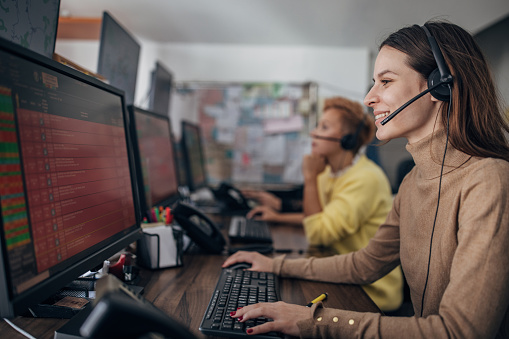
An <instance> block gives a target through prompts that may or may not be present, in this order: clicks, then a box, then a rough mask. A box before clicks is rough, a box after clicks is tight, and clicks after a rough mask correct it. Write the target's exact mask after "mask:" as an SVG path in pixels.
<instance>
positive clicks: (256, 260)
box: [222, 251, 273, 272]
mask: <svg viewBox="0 0 509 339" xmlns="http://www.w3.org/2000/svg"><path fill="white" fill-rule="evenodd" d="M272 261H273V260H272V259H271V258H269V257H266V256H264V255H262V254H260V253H258V252H246V251H238V252H236V253H234V254H232V255H231V256H229V257H228V258H227V259H226V260H225V262H224V263H223V266H222V267H223V268H226V267H229V266H231V265H233V264H236V263H241V262H245V263H249V264H251V268H250V270H251V271H258V272H271V271H272Z"/></svg>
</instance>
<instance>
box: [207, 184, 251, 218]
mask: <svg viewBox="0 0 509 339" xmlns="http://www.w3.org/2000/svg"><path fill="white" fill-rule="evenodd" d="M212 191H213V193H214V196H215V197H216V199H217V200H219V201H222V202H223V203H224V204H226V206H227V207H228V208H229V209H232V210H246V211H247V210H250V209H251V207H249V204H248V203H247V199H246V198H245V197H244V195H243V194H242V193H241V192H240V190H239V189H237V188H235V187H233V186H232V185H230V184H227V183H225V182H222V183H221V185H219V187H218V188H217V189H215V190H212Z"/></svg>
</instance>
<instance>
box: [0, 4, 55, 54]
mask: <svg viewBox="0 0 509 339" xmlns="http://www.w3.org/2000/svg"><path fill="white" fill-rule="evenodd" d="M59 9H60V0H46V1H2V4H1V8H0V24H1V25H0V26H1V27H0V37H2V38H4V39H7V40H9V41H12V42H14V43H16V44H18V45H21V46H23V47H25V48H28V49H30V50H32V51H34V52H37V53H39V54H41V55H44V56H46V57H48V58H52V57H53V52H54V51H55V41H56V39H57V27H58V14H59Z"/></svg>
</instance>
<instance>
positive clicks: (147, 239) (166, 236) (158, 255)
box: [138, 224, 184, 269]
mask: <svg viewBox="0 0 509 339" xmlns="http://www.w3.org/2000/svg"><path fill="white" fill-rule="evenodd" d="M147 226H148V227H147ZM142 227H143V237H142V238H141V239H140V240H139V241H138V262H139V264H140V265H141V266H144V267H147V268H150V269H158V268H168V267H178V266H182V265H183V262H182V255H183V253H184V246H183V244H184V241H183V232H182V230H180V229H179V228H176V227H172V226H166V225H164V224H159V225H157V224H156V225H153V224H146V225H142Z"/></svg>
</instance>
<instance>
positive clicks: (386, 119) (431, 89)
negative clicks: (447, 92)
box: [381, 82, 444, 126]
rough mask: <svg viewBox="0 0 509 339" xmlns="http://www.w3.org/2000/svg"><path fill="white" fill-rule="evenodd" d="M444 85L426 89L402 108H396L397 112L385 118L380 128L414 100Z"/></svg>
mask: <svg viewBox="0 0 509 339" xmlns="http://www.w3.org/2000/svg"><path fill="white" fill-rule="evenodd" d="M443 84H444V82H439V83H438V84H436V85H433V86H432V87H430V88H428V89H427V90H425V91H422V92H421V93H419V94H417V95H416V96H415V97H413V98H412V99H410V100H408V101H407V102H406V103H405V104H404V105H403V106H401V107H400V108H398V109H397V110H395V111H394V112H392V113H391V114H390V115H389V116H388V117H386V118H385V119H383V120H382V122H381V124H382V126H383V125H385V124H386V123H388V122H389V121H391V120H392V118H394V117H395V116H396V115H398V114H399V112H401V111H402V110H404V109H405V108H407V107H408V106H409V105H410V104H411V103H413V102H414V101H415V100H417V99H419V98H420V97H422V96H423V95H425V94H427V93H429V92H431V91H433V90H434V89H436V88H438V87H439V86H442V85H443Z"/></svg>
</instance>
